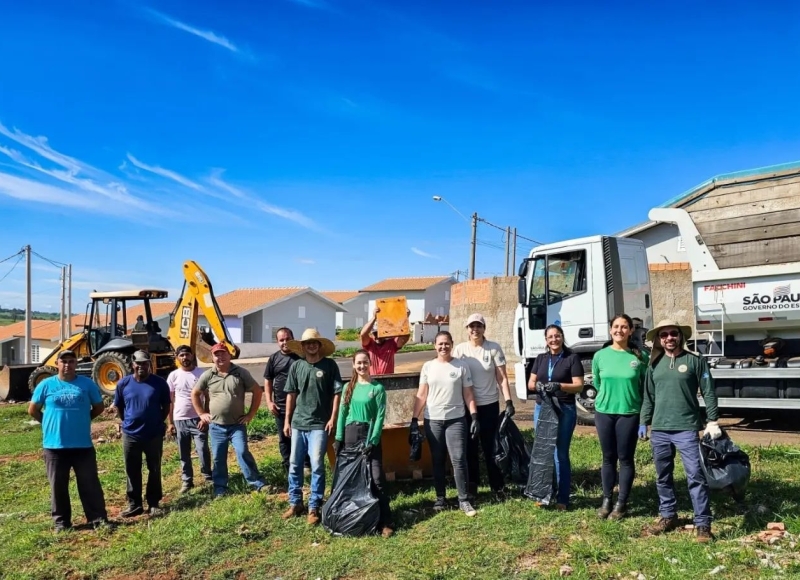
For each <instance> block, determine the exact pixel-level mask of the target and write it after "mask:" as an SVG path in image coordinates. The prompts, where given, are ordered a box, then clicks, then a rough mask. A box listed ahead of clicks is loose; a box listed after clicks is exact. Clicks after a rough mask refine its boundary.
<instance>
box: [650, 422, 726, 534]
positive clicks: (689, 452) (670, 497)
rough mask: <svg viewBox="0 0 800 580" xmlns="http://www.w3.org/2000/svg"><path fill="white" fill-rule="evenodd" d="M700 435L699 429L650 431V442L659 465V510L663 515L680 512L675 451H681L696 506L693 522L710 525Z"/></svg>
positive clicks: (657, 483) (684, 469)
mask: <svg viewBox="0 0 800 580" xmlns="http://www.w3.org/2000/svg"><path fill="white" fill-rule="evenodd" d="M699 443H700V441H699V438H698V436H697V431H651V432H650V444H651V445H652V446H653V461H654V462H655V464H656V489H657V490H658V511H659V513H660V514H661V517H664V518H670V517H673V516H676V515H678V501H677V500H676V499H675V480H674V479H673V472H674V471H675V451H676V450H677V451H678V453H680V454H681V463H683V471H684V472H686V483H687V485H688V486H689V496H690V497H691V498H692V507H693V508H694V525H695V526H710V525H711V506H710V505H709V498H708V496H709V493H708V483H706V476H705V474H704V473H703V468H702V466H701V465H700V462H701V461H702V459H701V457H700V447H699Z"/></svg>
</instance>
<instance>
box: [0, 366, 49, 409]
mask: <svg viewBox="0 0 800 580" xmlns="http://www.w3.org/2000/svg"><path fill="white" fill-rule="evenodd" d="M38 367H39V365H13V366H9V365H5V366H0V401H27V400H29V399H30V398H31V392H30V390H29V389H28V379H29V378H30V376H31V373H32V372H33V371H34V370H36V369H37V368H38Z"/></svg>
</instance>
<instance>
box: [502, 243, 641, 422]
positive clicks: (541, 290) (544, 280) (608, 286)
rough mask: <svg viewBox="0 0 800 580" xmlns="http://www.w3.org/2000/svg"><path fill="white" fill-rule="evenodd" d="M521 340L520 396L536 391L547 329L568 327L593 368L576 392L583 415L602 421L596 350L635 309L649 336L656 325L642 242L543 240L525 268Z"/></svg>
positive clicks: (518, 325) (568, 339) (572, 343)
mask: <svg viewBox="0 0 800 580" xmlns="http://www.w3.org/2000/svg"><path fill="white" fill-rule="evenodd" d="M518 302H519V304H518V306H517V309H516V314H515V317H514V319H515V322H514V344H515V350H516V353H517V355H518V356H519V357H520V362H519V363H517V365H516V366H515V373H516V374H515V376H516V377H517V380H516V392H517V397H519V398H520V399H522V400H526V399H528V398H529V396H532V393H529V392H528V389H527V384H528V378H529V377H530V368H531V365H532V363H533V360H534V359H535V358H536V357H537V356H538V355H539V354H542V353H544V352H546V350H547V345H546V343H545V339H544V336H545V332H544V331H545V328H546V327H547V326H548V325H550V324H557V325H558V326H560V327H561V328H563V329H564V344H565V346H567V347H569V348H570V349H571V350H572V351H573V352H575V353H577V354H578V355H579V356H580V358H581V361H582V363H583V367H584V371H585V376H584V380H585V386H584V389H583V392H582V393H580V394H579V395H578V396H576V402H577V410H578V420H579V422H581V423H582V424H593V422H594V400H595V397H596V395H597V392H596V391H595V389H594V387H593V383H592V377H591V368H592V362H591V361H592V356H593V355H594V353H595V352H597V351H598V350H600V349H601V348H603V346H604V345H605V344H606V343H607V341H608V340H609V339H610V334H609V320H610V319H611V317H612V316H614V315H615V314H619V313H625V314H628V315H629V316H630V317H631V318H632V319H633V320H634V324H635V325H636V326H638V328H636V329H634V330H635V332H636V334H638V335H641V336H644V332H646V329H648V328H651V327H652V325H653V311H652V304H651V292H650V274H649V270H648V267H647V254H646V251H645V247H644V244H643V243H642V242H641V241H640V240H635V239H628V238H615V237H610V236H592V237H587V238H579V239H575V240H567V241H564V242H556V243H553V244H547V245H543V246H538V247H536V248H534V249H533V250H531V253H530V255H529V256H528V257H527V258H525V259H524V260H523V261H522V263H521V264H520V267H519V286H518Z"/></svg>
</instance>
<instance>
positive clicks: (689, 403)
mask: <svg viewBox="0 0 800 580" xmlns="http://www.w3.org/2000/svg"><path fill="white" fill-rule="evenodd" d="M691 335H692V329H691V328H690V327H688V326H680V325H679V324H677V323H676V322H673V321H672V320H664V321H662V322H660V323H659V324H658V326H656V327H655V328H654V329H653V330H651V331H650V332H648V333H647V340H650V341H652V342H653V352H652V355H651V359H650V365H649V366H648V368H647V374H646V375H645V384H644V396H643V400H642V412H641V419H640V421H641V427H640V429H639V436H640V437H642V438H646V437H647V426H648V425H650V426H651V429H652V433H651V437H650V443H651V445H652V447H653V459H654V461H655V465H656V475H657V479H656V488H657V490H658V504H659V506H658V509H659V512H660V515H661V518H660V519H659V521H658V523H657V524H656V525H655V526H654V528H653V530H652V531H653V532H654V533H664V532H668V531H670V530H673V529H675V528H676V527H677V525H678V515H677V500H676V499H675V482H674V480H673V472H674V470H675V450H676V449H677V450H678V452H679V453H680V454H681V462H682V463H683V469H684V471H685V472H686V482H687V483H688V485H689V495H690V496H691V498H692V506H693V508H694V525H695V531H696V537H697V541H698V542H708V541H710V540H711V537H712V536H711V507H710V505H709V493H708V483H707V482H706V478H705V475H704V474H703V469H702V466H701V461H702V460H701V457H700V448H699V445H698V443H699V438H698V435H697V432H698V431H699V430H700V429H702V428H703V426H702V420H701V414H700V402H699V401H698V399H697V392H698V390H699V391H700V392H701V393H702V395H703V401H704V402H705V406H706V415H707V416H708V419H709V421H708V424H707V425H706V430H705V432H706V433H708V434H709V435H710V436H711V438H712V439H717V438H718V437H720V436H721V435H722V431H721V430H720V428H719V423H717V418H718V415H719V414H718V411H717V395H716V392H715V391H714V381H713V379H712V378H711V371H710V370H709V368H708V363H706V360H705V359H704V358H703V357H700V356H697V355H695V354H693V353H691V352H688V351H686V350H685V349H684V345H685V341H686V339H688V338H689V337H691Z"/></svg>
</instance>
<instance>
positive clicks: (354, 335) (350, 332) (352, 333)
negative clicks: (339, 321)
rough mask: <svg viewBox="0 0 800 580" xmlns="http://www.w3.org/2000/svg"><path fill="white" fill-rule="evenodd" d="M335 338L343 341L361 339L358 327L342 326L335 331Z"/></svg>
mask: <svg viewBox="0 0 800 580" xmlns="http://www.w3.org/2000/svg"><path fill="white" fill-rule="evenodd" d="M336 340H341V341H343V342H350V341H354V340H361V329H360V328H342V329H340V330H337V331H336Z"/></svg>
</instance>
